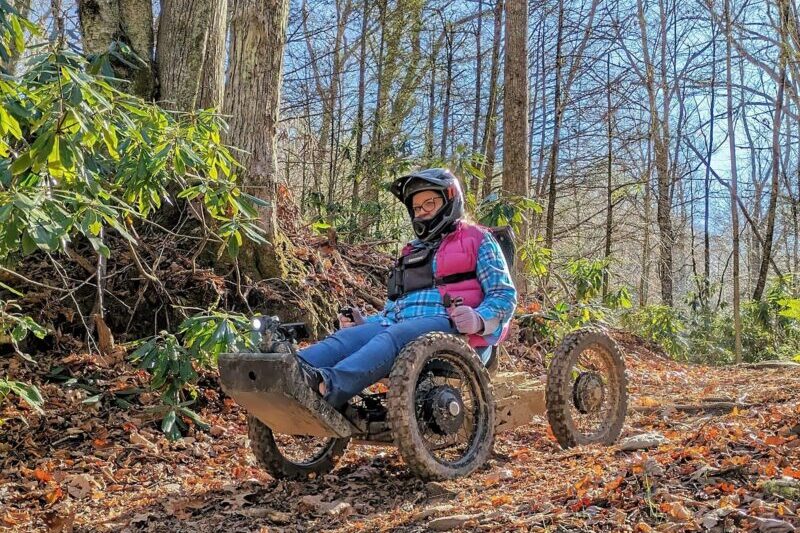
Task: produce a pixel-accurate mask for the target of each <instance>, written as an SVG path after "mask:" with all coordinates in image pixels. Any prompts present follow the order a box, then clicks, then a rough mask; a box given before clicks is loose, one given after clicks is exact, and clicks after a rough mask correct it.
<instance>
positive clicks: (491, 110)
mask: <svg viewBox="0 0 800 533" xmlns="http://www.w3.org/2000/svg"><path fill="white" fill-rule="evenodd" d="M502 35H503V0H496V2H495V6H494V34H493V41H492V60H491V73H490V74H489V96H488V103H487V108H486V118H485V122H484V125H483V142H482V144H481V146H482V147H483V153H484V155H485V157H486V159H485V161H484V164H483V165H482V166H481V171H482V173H483V186H482V187H481V198H486V197H487V196H489V194H490V193H491V190H492V178H494V160H495V157H496V148H497V104H498V98H499V96H500V91H499V90H498V89H497V85H498V81H499V79H500V43H501V40H502ZM476 199H477V198H476Z"/></svg>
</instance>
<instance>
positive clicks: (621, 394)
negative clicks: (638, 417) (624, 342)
mask: <svg viewBox="0 0 800 533" xmlns="http://www.w3.org/2000/svg"><path fill="white" fill-rule="evenodd" d="M627 385H628V381H627V378H626V376H625V362H624V361H623V359H622V356H621V355H620V352H619V348H617V345H616V343H615V342H614V341H613V340H612V339H611V338H610V337H609V336H608V335H606V334H605V333H603V332H602V331H599V330H595V329H583V330H579V331H576V332H573V333H570V334H569V335H567V337H566V338H565V339H564V341H563V342H562V343H561V345H560V346H559V347H558V348H557V349H556V352H555V355H554V357H553V361H552V362H551V363H550V368H549V369H548V372H547V393H546V399H547V418H548V420H549V421H550V427H551V428H552V430H553V435H555V437H556V440H558V443H559V444H560V445H561V446H563V447H564V448H570V447H572V446H579V445H583V444H591V443H601V444H613V443H614V442H615V441H616V440H617V438H618V437H619V434H620V432H621V431H622V425H623V424H624V422H625V415H626V413H627V410H628V392H627Z"/></svg>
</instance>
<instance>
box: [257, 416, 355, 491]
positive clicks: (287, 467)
mask: <svg viewBox="0 0 800 533" xmlns="http://www.w3.org/2000/svg"><path fill="white" fill-rule="evenodd" d="M247 433H248V436H249V437H250V448H251V449H252V450H253V454H254V455H255V456H256V459H257V460H258V462H259V464H260V465H261V466H262V467H263V468H264V469H265V470H266V471H267V472H269V473H270V475H272V477H274V478H277V479H300V480H303V479H309V478H314V477H316V476H319V475H322V474H327V473H328V472H330V471H331V470H333V469H334V468H335V467H336V463H338V461H339V459H340V458H341V456H342V454H344V451H345V449H346V448H347V444H348V443H349V442H350V438H349V437H345V438H333V437H330V438H324V437H312V436H301V435H283V434H275V433H273V432H272V430H271V429H270V428H269V427H267V425H266V424H264V423H263V422H261V421H260V420H259V419H257V418H255V417H254V416H248V417H247Z"/></svg>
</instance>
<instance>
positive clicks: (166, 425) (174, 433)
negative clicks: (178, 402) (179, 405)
mask: <svg viewBox="0 0 800 533" xmlns="http://www.w3.org/2000/svg"><path fill="white" fill-rule="evenodd" d="M176 421H177V415H176V413H175V410H172V411H170V412H168V413H167V415H166V416H165V417H164V420H162V421H161V431H163V432H164V435H166V436H167V438H168V439H169V440H171V441H176V440H178V439H180V438H181V432H180V430H179V429H178V426H177V424H176Z"/></svg>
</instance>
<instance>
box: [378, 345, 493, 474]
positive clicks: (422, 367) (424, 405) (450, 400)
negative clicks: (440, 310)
mask: <svg viewBox="0 0 800 533" xmlns="http://www.w3.org/2000/svg"><path fill="white" fill-rule="evenodd" d="M387 403H388V413H387V419H388V421H389V425H390V427H391V429H392V435H393V436H394V441H395V444H396V445H397V448H398V450H399V451H400V455H401V456H402V457H403V459H404V460H405V462H406V464H408V466H409V468H410V469H411V470H412V471H413V472H414V473H415V474H416V475H418V476H419V477H421V478H423V479H452V478H456V477H460V476H465V475H467V474H469V473H470V472H472V471H473V470H475V469H476V468H478V467H480V466H481V465H482V464H483V463H484V462H485V461H486V459H488V457H489V455H490V453H491V451H492V447H493V445H494V424H495V422H494V418H495V406H494V394H493V392H492V385H491V383H490V382H489V374H488V373H487V371H486V368H484V366H483V363H482V362H481V360H480V358H479V357H478V355H477V354H476V353H475V351H474V350H473V349H472V348H470V347H469V345H468V344H467V343H466V342H465V341H464V340H463V339H462V338H460V337H458V336H455V335H450V334H447V333H438V332H437V333H428V334H426V335H423V336H421V337H420V338H418V339H416V340H414V341H413V342H410V343H409V344H408V345H406V347H405V348H403V351H402V352H400V355H398V357H397V360H396V361H395V363H394V366H393V367H392V371H391V373H390V375H389V392H388V393H387Z"/></svg>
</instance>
